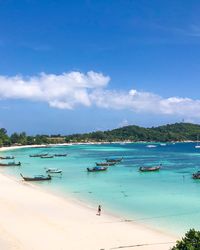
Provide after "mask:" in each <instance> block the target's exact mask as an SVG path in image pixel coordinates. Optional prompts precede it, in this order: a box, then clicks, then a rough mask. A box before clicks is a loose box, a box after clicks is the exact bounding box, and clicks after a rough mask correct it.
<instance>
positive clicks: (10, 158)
mask: <svg viewBox="0 0 200 250" xmlns="http://www.w3.org/2000/svg"><path fill="white" fill-rule="evenodd" d="M0 159H1V160H12V159H15V157H14V156H0Z"/></svg>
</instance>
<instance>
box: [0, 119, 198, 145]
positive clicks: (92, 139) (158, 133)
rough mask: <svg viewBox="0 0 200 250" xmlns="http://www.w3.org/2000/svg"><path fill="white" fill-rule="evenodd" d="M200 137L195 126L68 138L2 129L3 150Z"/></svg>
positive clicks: (130, 128) (129, 128)
mask: <svg viewBox="0 0 200 250" xmlns="http://www.w3.org/2000/svg"><path fill="white" fill-rule="evenodd" d="M199 135H200V125H198V124H192V123H175V124H167V125H163V126H159V127H152V128H143V127H139V126H135V125H131V126H125V127H122V128H118V129H113V130H108V131H96V132H91V133H83V134H72V135H66V136H64V135H60V134H58V135H36V136H29V135H27V134H26V133H25V132H22V133H13V134H11V135H10V136H9V135H8V134H7V131H6V129H5V128H1V129H0V147H4V146H6V147H9V146H24V145H31V146H32V145H41V146H42V145H43V146H45V145H46V146H47V145H49V144H50V145H51V144H62V145H63V144H66V145H68V144H71V143H72V144H74V143H89V144H92V143H102V144H103V143H132V142H144V143H145V142H195V141H197V138H198V136H199Z"/></svg>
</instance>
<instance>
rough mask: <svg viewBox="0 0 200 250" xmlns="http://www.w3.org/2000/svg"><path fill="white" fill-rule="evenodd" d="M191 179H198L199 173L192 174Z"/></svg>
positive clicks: (199, 177)
mask: <svg viewBox="0 0 200 250" xmlns="http://www.w3.org/2000/svg"><path fill="white" fill-rule="evenodd" d="M192 178H193V179H200V171H198V172H196V173H194V174H193V175H192Z"/></svg>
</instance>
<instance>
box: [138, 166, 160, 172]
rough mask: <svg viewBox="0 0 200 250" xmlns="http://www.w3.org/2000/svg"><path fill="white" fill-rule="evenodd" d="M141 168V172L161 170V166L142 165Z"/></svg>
mask: <svg viewBox="0 0 200 250" xmlns="http://www.w3.org/2000/svg"><path fill="white" fill-rule="evenodd" d="M139 170H140V171H141V172H153V171H159V170H160V166H155V167H140V168H139Z"/></svg>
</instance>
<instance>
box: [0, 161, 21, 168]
mask: <svg viewBox="0 0 200 250" xmlns="http://www.w3.org/2000/svg"><path fill="white" fill-rule="evenodd" d="M14 166H21V162H18V163H16V162H8V163H0V167H14Z"/></svg>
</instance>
